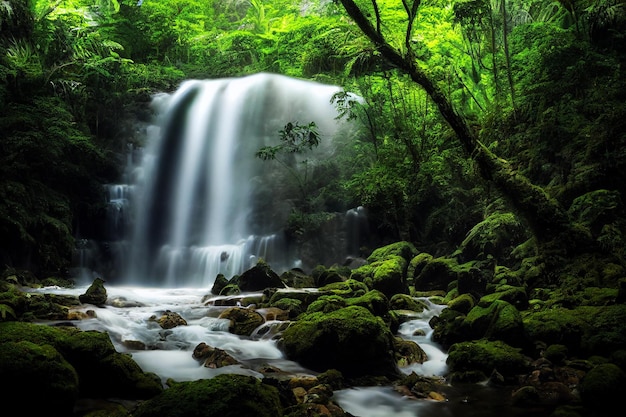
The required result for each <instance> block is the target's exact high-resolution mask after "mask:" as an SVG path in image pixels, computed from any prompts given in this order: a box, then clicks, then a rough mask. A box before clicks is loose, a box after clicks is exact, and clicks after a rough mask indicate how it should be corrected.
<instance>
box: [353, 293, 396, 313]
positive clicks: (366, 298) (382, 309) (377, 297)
mask: <svg viewBox="0 0 626 417" xmlns="http://www.w3.org/2000/svg"><path fill="white" fill-rule="evenodd" d="M346 306H360V307H365V308H367V309H368V310H369V311H370V313H372V314H373V315H375V316H379V317H384V316H385V315H387V313H389V299H388V298H387V297H386V296H385V294H383V293H382V292H380V291H377V290H372V291H368V292H367V293H366V294H363V295H362V296H360V297H353V298H348V299H346Z"/></svg>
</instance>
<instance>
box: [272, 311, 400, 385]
mask: <svg viewBox="0 0 626 417" xmlns="http://www.w3.org/2000/svg"><path fill="white" fill-rule="evenodd" d="M280 346H281V348H282V349H283V350H284V352H285V354H286V356H287V357H288V358H289V359H291V360H294V361H296V362H298V363H300V364H302V365H303V366H305V367H307V368H309V369H311V370H314V371H318V372H323V371H326V370H328V369H337V370H339V371H340V372H342V373H343V374H344V376H346V377H355V376H356V377H358V376H363V375H381V376H389V377H396V376H398V372H399V371H398V368H397V365H396V363H395V357H394V353H393V334H392V333H391V331H390V330H389V328H388V327H387V326H386V325H385V323H384V322H383V321H382V319H381V318H379V317H376V316H374V315H373V314H372V313H371V312H370V311H369V310H367V309H366V308H364V307H360V306H349V307H345V308H341V309H339V310H335V311H331V312H329V313H322V312H315V313H307V314H304V315H303V316H301V317H300V318H299V319H298V321H296V322H295V323H293V324H292V325H291V326H290V327H289V328H288V329H286V330H285V332H284V333H283V338H282V340H281V343H280Z"/></svg>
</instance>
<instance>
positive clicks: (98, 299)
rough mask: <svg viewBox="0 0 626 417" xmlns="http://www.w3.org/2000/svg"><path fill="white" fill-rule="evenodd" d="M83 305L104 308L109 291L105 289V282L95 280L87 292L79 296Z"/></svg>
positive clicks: (99, 279) (100, 279)
mask: <svg viewBox="0 0 626 417" xmlns="http://www.w3.org/2000/svg"><path fill="white" fill-rule="evenodd" d="M78 299H79V300H80V302H81V303H83V304H93V305H95V306H98V307H102V306H104V304H105V303H106V301H107V290H106V288H105V287H104V280H103V279H102V278H96V279H94V280H93V282H92V283H91V285H90V286H89V288H87V291H85V293H84V294H81V295H79V296H78Z"/></svg>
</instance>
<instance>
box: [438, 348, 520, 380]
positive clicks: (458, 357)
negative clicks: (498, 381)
mask: <svg viewBox="0 0 626 417" xmlns="http://www.w3.org/2000/svg"><path fill="white" fill-rule="evenodd" d="M446 362H447V364H448V368H449V371H450V373H451V374H457V375H462V374H463V373H466V372H475V373H476V375H480V374H482V375H491V374H492V372H493V371H494V370H495V371H497V372H499V373H500V374H501V375H502V376H504V377H505V379H509V380H511V379H512V378H514V377H515V376H516V375H520V374H524V373H526V372H528V370H529V369H530V365H529V359H528V358H527V357H526V356H524V355H523V354H522V353H521V349H517V348H514V347H512V346H509V345H507V344H506V343H504V342H502V341H490V340H486V339H481V340H474V341H471V342H461V343H455V344H453V345H452V346H450V349H449V350H448V359H447V361H446Z"/></svg>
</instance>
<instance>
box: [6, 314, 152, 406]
mask: <svg viewBox="0 0 626 417" xmlns="http://www.w3.org/2000/svg"><path fill="white" fill-rule="evenodd" d="M22 340H28V341H30V342H31V343H34V344H36V345H50V346H53V347H54V348H55V349H56V350H57V351H58V352H59V353H60V354H61V356H62V357H63V358H64V359H65V360H66V361H67V362H68V363H69V364H71V365H72V367H73V368H74V369H75V370H76V372H77V374H78V377H79V381H80V386H79V388H80V395H81V396H84V397H91V398H108V397H118V398H127V399H145V398H150V397H152V396H154V395H156V394H158V393H159V392H161V391H162V390H163V387H162V385H161V381H160V379H159V378H158V377H157V376H156V375H154V374H148V373H145V372H143V370H142V369H141V368H140V367H139V365H138V364H137V363H136V362H135V361H134V360H133V359H132V358H131V357H130V356H128V355H125V354H122V353H119V352H117V351H116V350H115V347H114V346H113V343H112V342H111V339H110V338H109V336H108V334H106V333H101V332H97V331H81V330H79V329H76V328H73V327H51V326H46V325H41V324H32V323H22V322H5V323H0V344H3V343H10V342H19V341H22Z"/></svg>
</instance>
